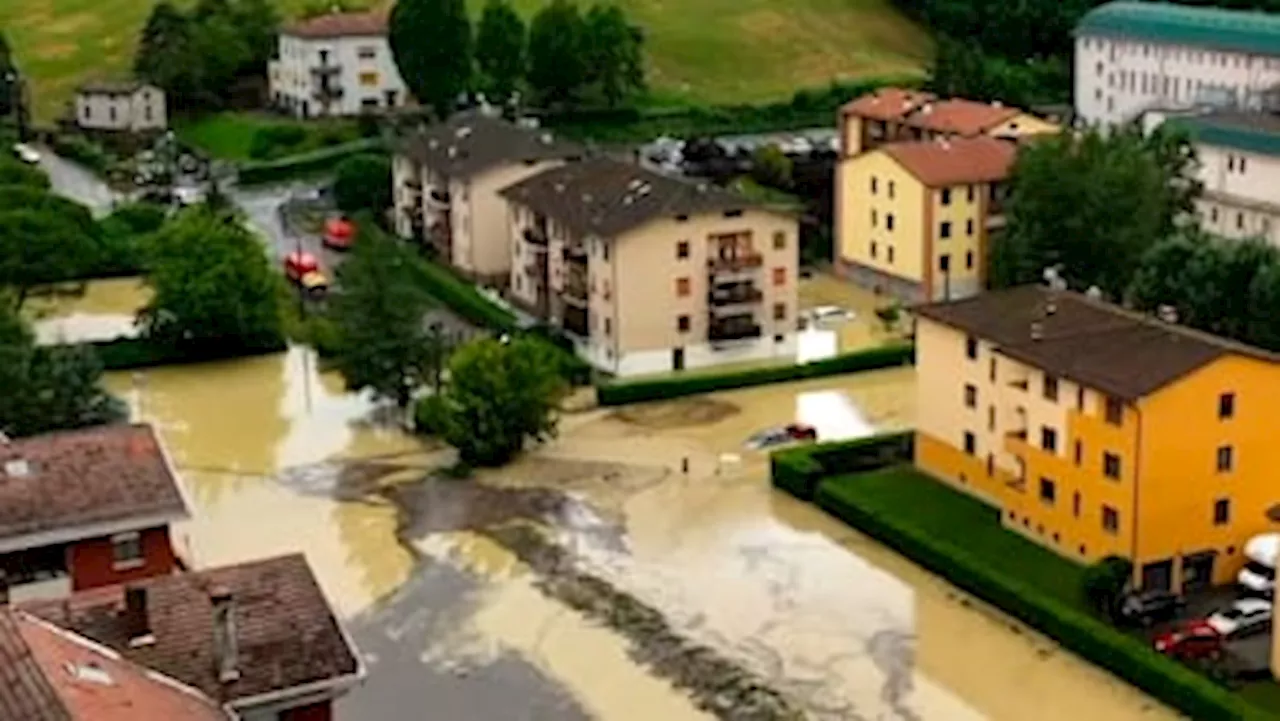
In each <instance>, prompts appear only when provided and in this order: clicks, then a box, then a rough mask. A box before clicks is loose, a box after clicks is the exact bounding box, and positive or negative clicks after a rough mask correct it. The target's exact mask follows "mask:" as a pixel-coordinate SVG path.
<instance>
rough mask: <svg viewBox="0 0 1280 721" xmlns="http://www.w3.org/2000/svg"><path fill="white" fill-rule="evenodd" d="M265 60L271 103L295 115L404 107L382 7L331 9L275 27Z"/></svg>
mask: <svg viewBox="0 0 1280 721" xmlns="http://www.w3.org/2000/svg"><path fill="white" fill-rule="evenodd" d="M277 55H278V57H276V59H274V60H272V61H271V62H270V63H269V64H268V69H267V74H268V88H269V92H270V94H271V102H272V104H273V105H275V107H277V108H280V109H281V110H284V111H285V112H288V113H290V114H291V115H295V116H297V117H300V118H312V117H331V116H351V115H360V114H362V113H371V112H381V111H385V110H389V109H394V108H399V107H403V106H405V105H407V104H409V102H410V100H411V98H410V96H409V92H408V91H407V90H406V89H405V85H404V80H403V79H402V78H401V77H400V71H399V69H398V68H397V67H396V62H395V58H393V57H392V55H391V46H390V45H389V44H388V42H387V15H386V13H384V12H361V13H331V14H328V15H322V16H320V17H316V18H311V19H310V20H304V21H301V22H298V23H295V24H293V25H290V26H288V27H286V28H284V29H283V30H281V32H280V39H279V49H278V52H277Z"/></svg>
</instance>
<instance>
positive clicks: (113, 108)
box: [107, 105, 116, 123]
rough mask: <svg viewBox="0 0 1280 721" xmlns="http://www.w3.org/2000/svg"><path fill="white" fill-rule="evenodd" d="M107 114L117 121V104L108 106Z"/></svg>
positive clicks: (113, 120) (112, 120)
mask: <svg viewBox="0 0 1280 721" xmlns="http://www.w3.org/2000/svg"><path fill="white" fill-rule="evenodd" d="M107 116H108V117H109V118H111V122H113V123H114V122H115V120H116V106H114V105H112V106H111V107H109V108H107Z"/></svg>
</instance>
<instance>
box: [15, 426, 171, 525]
mask: <svg viewBox="0 0 1280 721" xmlns="http://www.w3.org/2000/svg"><path fill="white" fill-rule="evenodd" d="M187 515H189V512H188V509H187V506H186V502H185V501H184V499H183V497H182V493H181V492H180V490H179V488H178V480H177V479H176V478H175V477H174V476H173V472H172V469H171V468H170V467H169V463H168V461H167V459H166V458H165V454H164V451H163V449H162V448H161V445H160V439H159V438H157V437H156V434H155V432H154V431H153V430H152V429H151V427H150V426H147V425H111V426H96V427H93V428H85V429H81V430H75V431H63V432H59V433H49V434H46V435H42V436H33V437H30V438H21V439H15V440H12V441H10V442H8V443H0V549H3V548H4V547H5V546H14V545H15V544H18V545H19V546H20V544H21V543H22V542H23V537H25V536H27V535H30V534H35V533H41V532H51V531H52V532H65V533H66V534H68V540H73V539H75V538H82V537H83V536H76V535H75V532H76V531H77V529H81V528H84V527H86V526H90V525H93V524H127V523H130V522H132V521H135V520H136V521H138V522H139V523H142V522H155V521H157V519H169V520H177V519H180V518H184V517H186V516H187ZM140 527H141V526H139V528H140ZM85 530H86V532H88V529H85Z"/></svg>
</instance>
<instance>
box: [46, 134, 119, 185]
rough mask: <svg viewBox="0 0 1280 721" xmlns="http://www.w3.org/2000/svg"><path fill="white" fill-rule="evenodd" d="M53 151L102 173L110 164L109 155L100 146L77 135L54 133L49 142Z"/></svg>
mask: <svg viewBox="0 0 1280 721" xmlns="http://www.w3.org/2000/svg"><path fill="white" fill-rule="evenodd" d="M51 146H52V147H53V152H55V153H57V154H58V155H60V156H62V157H64V158H67V159H68V160H74V161H75V162H77V163H79V164H81V165H83V166H84V167H86V168H88V169H89V170H92V171H93V172H95V173H97V174H99V175H102V174H103V173H106V172H107V168H109V167H110V166H111V156H110V155H109V154H108V153H107V151H105V150H103V149H102V146H100V145H98V144H97V143H95V142H93V141H91V140H89V139H88V138H84V137H82V136H79V135H56V136H54V138H53V142H52V143H51Z"/></svg>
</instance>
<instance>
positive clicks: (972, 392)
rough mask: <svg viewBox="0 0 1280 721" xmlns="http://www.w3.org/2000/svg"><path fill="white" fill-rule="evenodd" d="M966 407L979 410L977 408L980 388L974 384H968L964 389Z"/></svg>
mask: <svg viewBox="0 0 1280 721" xmlns="http://www.w3.org/2000/svg"><path fill="white" fill-rule="evenodd" d="M964 407H965V408H977V407H978V387H977V386H975V385H973V384H972V383H967V384H965V387H964Z"/></svg>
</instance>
